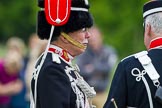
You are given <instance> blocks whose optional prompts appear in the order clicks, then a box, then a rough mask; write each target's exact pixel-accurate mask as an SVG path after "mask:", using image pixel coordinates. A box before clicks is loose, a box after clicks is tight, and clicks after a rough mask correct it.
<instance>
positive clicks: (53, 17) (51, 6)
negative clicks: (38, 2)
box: [45, 0, 71, 26]
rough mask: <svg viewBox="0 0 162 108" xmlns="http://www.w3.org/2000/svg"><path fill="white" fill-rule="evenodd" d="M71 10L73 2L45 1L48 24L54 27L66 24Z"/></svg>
mask: <svg viewBox="0 0 162 108" xmlns="http://www.w3.org/2000/svg"><path fill="white" fill-rule="evenodd" d="M70 10H71V0H45V16H46V19H47V22H48V23H49V24H51V25H54V26H61V25H64V24H66V22H67V21H68V19H69V16H70Z"/></svg>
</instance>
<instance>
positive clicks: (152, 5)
mask: <svg viewBox="0 0 162 108" xmlns="http://www.w3.org/2000/svg"><path fill="white" fill-rule="evenodd" d="M157 12H162V0H152V1H149V2H147V3H146V4H144V6H143V18H146V17H147V16H149V15H151V14H154V13H157Z"/></svg>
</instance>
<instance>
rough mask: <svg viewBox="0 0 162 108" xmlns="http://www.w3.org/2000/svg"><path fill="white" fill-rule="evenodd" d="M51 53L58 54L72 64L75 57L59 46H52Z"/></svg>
mask: <svg viewBox="0 0 162 108" xmlns="http://www.w3.org/2000/svg"><path fill="white" fill-rule="evenodd" d="M48 51H49V52H53V53H55V54H58V55H59V56H60V57H61V58H62V59H63V60H65V61H66V62H70V61H71V60H72V59H73V57H72V56H70V55H69V54H68V52H67V51H66V50H64V49H61V48H59V47H57V46H54V45H51V46H50V47H49V49H48Z"/></svg>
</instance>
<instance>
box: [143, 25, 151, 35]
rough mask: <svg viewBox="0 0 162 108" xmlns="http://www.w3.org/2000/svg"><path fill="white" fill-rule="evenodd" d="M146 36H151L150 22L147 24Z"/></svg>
mask: <svg viewBox="0 0 162 108" xmlns="http://www.w3.org/2000/svg"><path fill="white" fill-rule="evenodd" d="M144 35H145V36H149V37H150V36H151V25H150V24H146V25H145V34H144Z"/></svg>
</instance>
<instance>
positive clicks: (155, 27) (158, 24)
mask: <svg viewBox="0 0 162 108" xmlns="http://www.w3.org/2000/svg"><path fill="white" fill-rule="evenodd" d="M145 24H146V25H147V24H150V25H151V29H152V31H153V32H154V33H155V34H156V35H158V36H160V35H162V12H158V13H154V14H152V15H149V16H147V17H146V19H145Z"/></svg>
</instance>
